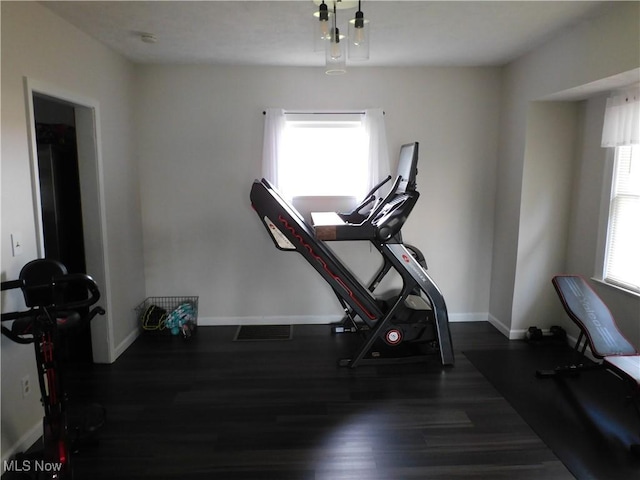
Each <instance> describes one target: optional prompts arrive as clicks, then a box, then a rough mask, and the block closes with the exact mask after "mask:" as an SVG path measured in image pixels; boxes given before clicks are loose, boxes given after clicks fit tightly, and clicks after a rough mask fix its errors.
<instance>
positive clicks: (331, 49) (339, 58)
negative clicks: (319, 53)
mask: <svg viewBox="0 0 640 480" xmlns="http://www.w3.org/2000/svg"><path fill="white" fill-rule="evenodd" d="M335 32H336V34H335V35H332V36H331V38H330V39H329V40H327V41H326V42H325V44H326V48H325V55H326V70H325V73H326V74H327V75H340V74H343V73H346V72H347V65H346V54H345V48H344V44H345V43H346V42H344V41H343V39H344V37H343V36H341V35H340V32H339V29H337V28H336V29H335Z"/></svg>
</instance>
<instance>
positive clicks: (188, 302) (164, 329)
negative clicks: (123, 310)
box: [135, 297, 199, 338]
mask: <svg viewBox="0 0 640 480" xmlns="http://www.w3.org/2000/svg"><path fill="white" fill-rule="evenodd" d="M198 298H199V297H147V298H146V299H145V300H144V301H143V302H142V303H141V304H140V305H138V306H137V307H136V308H135V311H136V316H137V318H138V321H139V322H140V325H141V327H142V330H144V331H145V332H147V333H154V334H160V335H176V336H178V335H181V336H182V337H184V338H189V337H191V335H193V333H195V330H196V327H197V325H198Z"/></svg>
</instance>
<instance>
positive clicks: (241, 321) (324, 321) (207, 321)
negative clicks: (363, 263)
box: [198, 313, 489, 327]
mask: <svg viewBox="0 0 640 480" xmlns="http://www.w3.org/2000/svg"><path fill="white" fill-rule="evenodd" d="M488 315H489V314H488V313H453V314H450V315H449V322H451V323H454V322H486V321H487V317H488ZM342 318H343V316H342V315H273V316H252V317H199V318H198V326H201V327H207V326H224V325H328V324H331V323H336V322H339V321H340V320H342Z"/></svg>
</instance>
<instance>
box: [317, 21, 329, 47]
mask: <svg viewBox="0 0 640 480" xmlns="http://www.w3.org/2000/svg"><path fill="white" fill-rule="evenodd" d="M313 20H314V21H313V51H314V52H324V49H325V43H327V42H328V41H329V39H330V38H331V21H330V20H327V21H320V20H319V19H317V18H314V19H313Z"/></svg>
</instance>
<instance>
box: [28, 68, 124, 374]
mask: <svg viewBox="0 0 640 480" xmlns="http://www.w3.org/2000/svg"><path fill="white" fill-rule="evenodd" d="M24 83H25V95H26V102H27V119H28V122H29V125H28V133H29V156H30V160H31V182H32V192H33V210H34V218H35V231H36V248H37V254H38V257H39V258H43V257H44V235H43V221H42V208H41V201H40V175H39V170H38V147H37V141H36V125H35V111H34V105H33V96H34V94H35V95H43V96H46V97H49V98H51V99H52V100H54V101H59V102H61V103H66V104H68V105H70V106H72V107H73V108H74V113H75V117H76V137H77V143H78V168H79V171H80V197H81V201H82V221H83V225H84V229H83V230H84V244H85V257H86V266H87V272H88V273H89V275H91V276H92V277H93V278H94V279H95V280H96V282H97V283H98V285H99V287H100V292H101V294H102V299H101V304H102V305H104V307H105V309H106V311H107V313H106V314H105V315H104V316H98V317H96V318H95V319H94V320H93V321H92V322H91V346H92V349H93V360H94V362H96V363H112V362H113V361H114V360H115V358H116V355H115V351H114V347H113V323H112V318H111V316H110V314H109V312H111V311H112V309H111V291H110V288H108V287H109V285H110V284H111V283H110V274H109V259H108V248H107V223H106V209H105V194H104V174H103V165H102V156H101V152H102V147H101V145H102V143H101V135H100V132H101V128H100V104H99V102H98V101H97V100H95V99H92V98H88V97H85V96H83V95H80V94H77V93H75V92H69V91H66V90H63V89H60V88H59V87H57V86H55V85H51V84H48V83H45V82H41V81H38V80H35V79H32V78H29V77H24Z"/></svg>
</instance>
